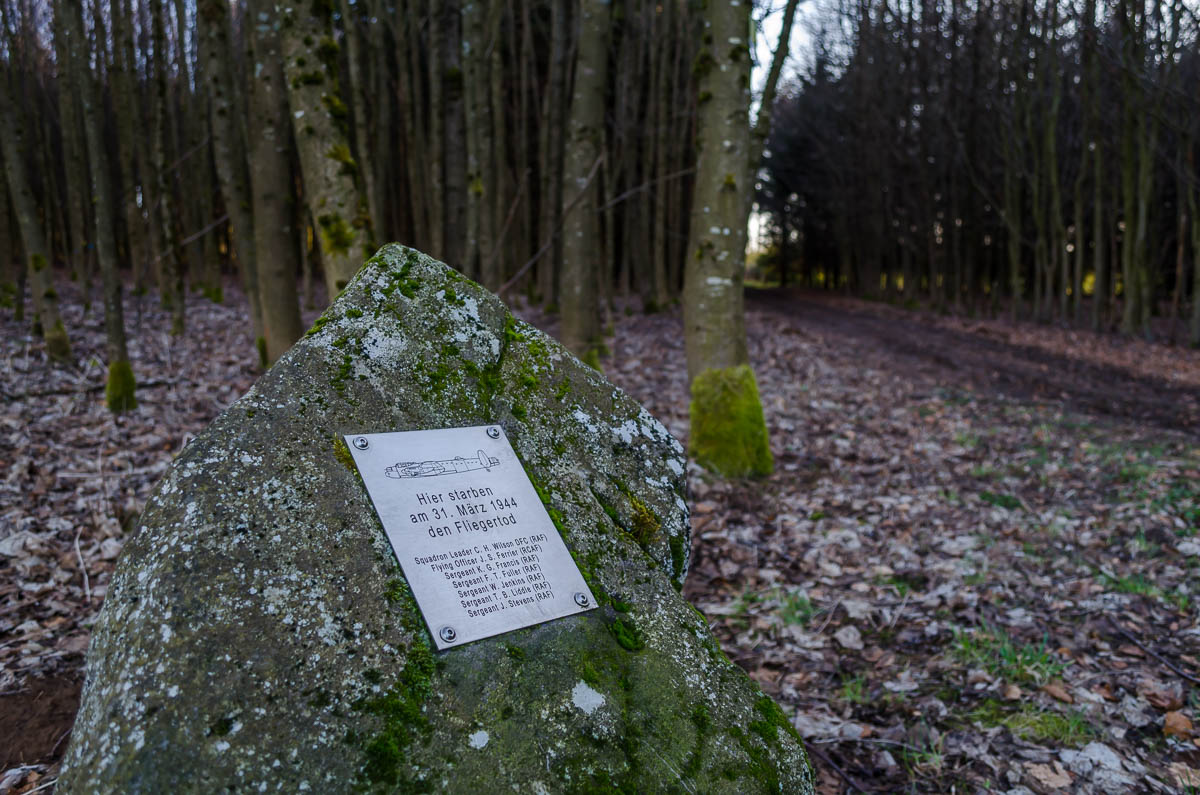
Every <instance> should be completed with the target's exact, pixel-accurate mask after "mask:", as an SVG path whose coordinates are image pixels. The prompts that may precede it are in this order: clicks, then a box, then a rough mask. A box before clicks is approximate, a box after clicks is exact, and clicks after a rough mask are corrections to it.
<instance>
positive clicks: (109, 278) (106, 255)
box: [55, 0, 137, 412]
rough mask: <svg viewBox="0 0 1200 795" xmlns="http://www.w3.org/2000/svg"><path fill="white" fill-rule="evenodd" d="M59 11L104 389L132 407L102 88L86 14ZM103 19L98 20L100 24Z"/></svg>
mask: <svg viewBox="0 0 1200 795" xmlns="http://www.w3.org/2000/svg"><path fill="white" fill-rule="evenodd" d="M55 5H56V8H55V16H56V17H58V21H59V23H60V24H62V25H63V26H64V28H65V30H66V31H67V35H68V47H67V49H68V50H69V56H68V60H67V63H66V66H67V71H68V74H69V75H70V78H69V80H70V82H71V84H72V87H73V91H74V94H75V96H76V97H77V98H78V100H79V103H80V110H81V115H82V117H83V132H84V140H85V142H86V145H87V159H88V176H89V178H90V186H91V190H90V191H89V192H88V195H89V196H91V199H92V208H93V213H92V215H93V217H94V218H95V222H96V228H95V230H94V233H93V239H94V240H95V241H96V258H97V261H98V262H99V265H100V278H101V280H102V282H103V285H104V340H105V357H106V358H107V360H108V383H107V385H106V387H105V390H104V396H105V400H106V402H107V403H108V408H109V410H110V411H113V412H123V411H129V410H130V409H133V408H134V407H135V406H137V399H136V398H135V396H134V392H135V390H136V388H137V382H136V380H135V378H134V375H133V368H132V366H131V365H130V364H129V351H128V348H127V347H126V344H125V313H124V309H123V306H122V300H121V290H122V286H121V276H120V273H119V272H118V270H117V251H116V248H117V247H116V241H115V240H114V238H113V216H112V205H111V203H110V202H109V200H108V197H109V196H110V195H111V193H110V191H109V184H110V183H109V175H108V166H107V164H108V153H107V152H106V151H105V148H104V137H103V128H102V121H103V119H102V108H101V104H100V96H99V95H100V91H99V88H98V86H96V85H95V84H94V83H93V82H92V80H91V79H90V77H89V75H90V73H89V71H88V69H87V68H86V67H87V63H88V61H89V56H90V53H89V52H88V49H87V46H86V42H85V40H84V34H83V19H82V18H81V17H80V8H79V4H78V3H76V2H73V0H58V2H57V3H56V4H55ZM98 24H99V20H97V25H98ZM104 38H105V34H104V29H103V28H98V29H97V30H96V40H97V42H102V41H104Z"/></svg>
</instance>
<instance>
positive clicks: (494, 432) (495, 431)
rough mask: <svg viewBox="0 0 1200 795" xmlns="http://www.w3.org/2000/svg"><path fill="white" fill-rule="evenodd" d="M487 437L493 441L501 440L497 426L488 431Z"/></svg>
mask: <svg viewBox="0 0 1200 795" xmlns="http://www.w3.org/2000/svg"><path fill="white" fill-rule="evenodd" d="M487 435H488V436H490V437H492V438H493V439H499V438H500V429H499V428H497V427H496V426H495V425H493V426H492V427H490V428H488V429H487Z"/></svg>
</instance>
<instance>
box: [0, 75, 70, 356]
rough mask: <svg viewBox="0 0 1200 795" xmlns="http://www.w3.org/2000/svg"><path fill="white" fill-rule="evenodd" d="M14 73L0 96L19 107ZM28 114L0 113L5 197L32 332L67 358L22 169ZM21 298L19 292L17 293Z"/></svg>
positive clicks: (33, 202) (29, 147)
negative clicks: (19, 250) (17, 237)
mask: <svg viewBox="0 0 1200 795" xmlns="http://www.w3.org/2000/svg"><path fill="white" fill-rule="evenodd" d="M13 82H15V77H14V75H13V74H12V73H11V72H10V73H9V75H8V79H7V80H5V81H4V83H3V84H2V85H0V88H3V89H4V94H3V95H0V96H2V97H3V99H4V100H5V101H6V103H7V105H8V107H10V108H18V107H21V106H22V104H21V97H20V95H19V94H18V92H17V91H15V90H14V86H13V85H12V83H13ZM28 121H29V116H28V115H26V114H23V113H0V151H2V152H3V155H4V174H5V177H6V178H7V182H8V196H9V199H10V200H11V202H12V209H13V215H14V216H15V217H16V220H17V229H18V231H19V232H20V234H21V243H22V247H23V249H24V251H25V263H24V267H25V268H26V269H27V272H28V275H27V277H26V278H27V279H28V280H29V288H30V291H31V292H32V294H33V325H34V330H35V332H36V333H37V334H38V335H39V336H40V337H42V339H44V340H45V342H46V353H47V354H49V356H50V358H51V359H55V360H58V361H70V359H71V342H70V339H69V338H68V337H67V330H66V327H64V326H63V322H62V316H61V315H60V314H59V311H58V291H57V290H56V289H55V288H54V269H53V268H52V267H51V264H50V249H49V248H48V247H47V245H46V236H45V233H44V232H43V230H42V224H41V220H40V219H39V218H38V211H37V201H36V199H35V197H34V195H33V189H32V188H31V187H30V184H29V175H28V174H27V173H26V172H25V162H26V161H25V159H24V158H25V154H24V153H26V152H31V151H34V149H33V147H32V145H31V142H30V140H29V130H28V127H27V123H28ZM17 301H18V302H19V301H21V294H20V293H18V294H17Z"/></svg>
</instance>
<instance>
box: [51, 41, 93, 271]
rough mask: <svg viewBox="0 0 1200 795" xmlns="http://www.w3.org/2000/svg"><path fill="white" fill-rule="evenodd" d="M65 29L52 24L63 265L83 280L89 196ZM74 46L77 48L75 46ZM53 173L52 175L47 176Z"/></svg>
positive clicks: (86, 168) (86, 169)
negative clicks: (62, 181)
mask: <svg viewBox="0 0 1200 795" xmlns="http://www.w3.org/2000/svg"><path fill="white" fill-rule="evenodd" d="M67 30H68V28H67V26H66V25H65V24H63V20H62V19H61V18H59V19H56V20H55V25H54V50H55V57H56V58H57V59H58V64H59V70H60V71H59V77H60V82H59V89H58V113H59V125H60V130H61V137H62V148H63V160H64V165H65V168H64V171H65V172H66V176H67V193H66V195H65V196H64V197H63V199H64V200H65V201H64V202H63V203H64V204H65V205H66V220H67V230H66V231H67V234H66V240H67V246H66V251H67V263H68V265H69V267H70V268H71V271H72V273H75V274H78V276H79V277H80V278H81V279H83V278H85V277H86V275H87V267H88V251H89V249H90V248H91V243H92V241H91V235H90V231H91V230H90V226H89V224H88V221H89V216H88V214H87V210H86V208H85V206H84V202H85V201H86V200H87V197H88V196H89V195H91V194H90V191H88V187H87V174H88V163H87V145H86V143H85V142H84V138H83V127H82V126H81V123H80V119H79V98H78V96H76V93H77V87H76V86H74V85H73V84H72V81H71V79H70V76H69V69H67V68H66V66H65V65H66V64H67V63H69V62H70V60H71V53H70V49H69V48H70V46H71V45H72V43H71V42H70V41H69V39H70V36H69V35H68V32H67ZM74 46H76V47H78V46H80V45H79V43H78V42H76V43H74ZM49 173H53V172H49Z"/></svg>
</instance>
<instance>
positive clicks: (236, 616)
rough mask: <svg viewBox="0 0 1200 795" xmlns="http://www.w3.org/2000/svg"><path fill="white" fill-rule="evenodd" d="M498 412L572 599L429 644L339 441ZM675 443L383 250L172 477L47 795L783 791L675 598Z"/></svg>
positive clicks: (765, 716) (483, 303) (780, 765)
mask: <svg viewBox="0 0 1200 795" xmlns="http://www.w3.org/2000/svg"><path fill="white" fill-rule="evenodd" d="M492 423H498V424H500V425H502V426H503V427H504V429H505V431H506V434H507V436H508V438H509V440H510V441H511V442H512V444H513V447H514V449H515V450H516V452H517V454H518V456H519V457H520V458H521V461H522V463H523V464H524V466H525V469H526V471H527V472H528V474H529V475H530V478H531V479H532V480H533V482H534V484H535V486H536V487H537V489H538V492H539V494H540V495H541V497H542V499H543V500H544V502H545V503H546V506H547V509H548V511H549V513H550V515H551V517H552V519H553V520H554V522H555V525H556V526H557V527H558V529H559V531H560V532H561V533H562V536H563V539H564V541H565V542H566V544H567V547H568V548H569V549H570V550H571V553H572V555H573V556H574V557H575V559H576V562H577V563H578V565H579V567H580V569H581V570H582V571H583V573H584V575H585V577H586V578H587V579H588V582H589V584H590V586H591V588H592V591H593V593H594V594H595V595H596V597H597V599H598V600H599V601H600V603H601V604H600V607H599V609H597V610H593V611H590V612H587V613H582V614H579V615H574V616H569V617H567V618H563V619H559V620H556V621H551V622H547V623H544V624H539V625H536V626H532V627H527V628H525V629H521V630H518V631H516V632H510V633H507V634H504V635H500V636H497V637H493V638H489V639H486V640H482V641H479V642H476V643H472V644H469V645H466V646H463V647H460V648H456V649H452V650H449V651H446V652H441V653H437V652H434V651H433V650H432V643H431V640H430V638H429V635H428V633H427V629H426V627H425V625H424V622H423V621H422V619H421V616H420V613H419V611H418V609H417V607H416V604H415V601H414V599H413V597H412V594H411V592H410V591H409V589H408V585H407V583H406V582H405V580H404V577H403V574H402V572H401V570H400V567H399V565H398V563H397V561H396V559H395V556H394V555H393V553H392V550H391V547H390V546H389V544H388V542H387V539H386V537H385V535H384V533H383V529H382V527H381V525H380V523H379V520H378V518H377V516H376V514H375V512H374V510H373V508H372V505H371V502H370V499H369V497H368V495H367V492H366V490H365V488H364V487H363V485H362V481H361V480H360V479H359V477H358V475H357V472H356V470H355V469H354V466H353V460H352V459H351V457H350V456H349V455H348V451H347V450H346V448H345V446H344V444H343V443H341V442H340V439H341V435H342V434H345V433H351V432H379V431H398V430H415V429H424V428H438V427H458V426H466V425H480V424H492ZM684 497H685V480H684V457H683V450H682V449H681V448H680V446H679V444H678V443H677V442H676V441H675V440H674V439H672V438H671V437H670V435H669V434H668V433H667V432H666V430H665V429H664V428H663V427H662V426H661V425H660V424H659V423H658V422H657V421H656V420H654V418H653V417H651V416H650V415H649V414H648V413H647V412H646V411H645V410H644V409H643V408H641V407H640V406H639V405H638V404H637V403H636V402H635V401H633V400H632V399H630V398H629V397H628V396H626V395H625V394H624V393H622V392H621V391H620V390H618V389H616V388H615V387H613V386H612V385H611V384H610V383H608V382H607V381H606V380H604V378H603V376H601V375H600V374H599V373H597V372H596V371H595V370H593V369H592V368H590V367H587V366H586V365H584V364H582V363H581V362H579V361H578V360H577V359H575V358H574V357H572V356H571V355H570V354H569V353H567V352H566V351H565V350H564V349H563V348H562V347H561V346H560V345H558V344H557V343H556V342H554V341H553V340H551V339H550V338H548V337H546V336H545V335H544V334H542V333H541V332H539V331H537V330H536V329H534V328H532V327H531V326H528V325H526V324H524V323H522V322H520V321H518V320H515V319H514V318H513V317H512V316H511V314H510V313H509V312H508V310H507V309H506V307H505V306H504V305H503V304H502V303H501V302H500V301H499V300H498V299H497V298H495V297H494V296H492V295H491V294H489V293H488V292H486V291H485V290H483V289H482V288H481V287H479V286H478V285H476V284H474V283H472V282H470V281H467V280H465V279H463V278H462V277H461V276H459V275H458V274H457V273H455V272H454V271H452V270H450V269H448V268H446V267H445V266H444V265H441V264H440V263H437V262H434V261H433V260H431V259H429V258H428V257H425V256H424V255H421V254H419V253H417V252H415V251H411V250H408V249H404V248H402V247H399V246H386V247H384V248H383V249H382V250H380V252H379V253H378V254H377V255H376V256H375V257H373V258H372V259H371V260H369V261H368V262H367V264H366V266H365V267H364V268H363V269H362V270H361V271H360V272H359V273H358V274H357V275H356V276H355V278H354V279H353V280H352V281H351V282H350V284H348V285H347V287H346V289H345V291H344V292H343V293H342V295H341V296H340V297H339V298H338V300H337V301H336V302H335V303H334V304H333V306H331V307H330V309H329V310H328V311H327V312H326V313H325V314H324V315H323V316H322V317H321V318H320V320H318V322H317V323H316V324H315V325H314V327H313V328H312V330H310V331H309V333H308V334H307V335H306V337H305V338H304V339H302V340H301V341H300V342H299V343H297V344H296V346H295V347H294V348H293V349H292V350H291V351H289V352H288V353H287V354H285V355H284V356H283V357H282V358H281V359H280V360H279V361H278V362H277V363H276V364H275V365H274V366H273V367H272V368H271V369H270V370H269V371H268V372H267V373H266V374H265V375H264V376H263V377H262V378H261V379H260V380H259V381H258V383H257V384H256V385H255V386H254V388H253V389H251V390H250V392H249V393H247V394H246V396H245V397H243V398H242V399H241V400H239V401H238V402H237V403H235V404H234V405H233V406H231V407H230V408H229V409H228V410H227V411H226V412H225V413H224V414H222V415H221V416H220V417H218V418H217V419H216V420H215V421H214V422H213V424H212V425H211V426H210V427H209V428H208V429H207V430H206V431H204V432H203V433H202V434H201V435H200V436H198V437H197V438H196V439H194V440H193V441H192V442H191V443H190V444H188V446H187V447H186V448H185V449H184V451H183V452H182V453H181V454H180V456H179V457H178V458H177V459H176V460H175V462H174V463H173V464H172V466H171V468H170V469H169V470H168V472H167V473H166V474H165V476H164V477H163V479H162V481H161V482H160V483H159V485H158V487H157V488H156V490H155V493H154V495H153V496H152V498H151V500H150V502H149V504H148V505H147V507H146V510H145V511H144V513H143V514H142V520H141V522H142V524H141V527H140V528H139V530H138V532H137V533H136V534H135V536H134V537H133V538H132V539H131V540H130V542H129V543H128V544H127V546H126V548H125V552H124V554H123V556H122V558H121V560H120V562H119V564H118V567H117V571H116V572H115V573H114V576H113V580H112V583H111V585H110V588H109V591H108V596H107V599H106V601H105V604H104V609H103V611H102V613H101V616H100V618H99V620H98V622H97V624H96V627H95V630H94V634H93V638H92V644H91V648H90V650H89V654H88V678H87V684H86V686H85V689H84V695H83V703H82V706H81V708H80V713H79V719H78V722H77V724H76V727H75V729H74V731H73V733H72V736H71V743H70V747H69V749H68V752H67V755H66V758H65V760H64V769H63V773H62V776H61V778H60V779H59V791H61V792H67V793H74V792H122V793H126V792H174V791H216V790H224V789H226V788H228V789H230V790H231V791H277V790H281V791H286V792H297V791H304V790H308V791H319V792H345V791H357V790H364V789H365V790H385V791H402V792H420V791H439V792H440V791H451V792H461V791H475V792H491V791H500V790H514V791H521V792H579V791H598V792H601V791H602V792H608V791H622V792H730V793H734V792H736V793H745V792H789V793H791V792H811V790H812V776H811V771H810V769H809V767H808V763H807V760H806V758H805V755H804V751H803V748H802V745H801V743H800V741H799V739H798V738H797V736H796V734H795V732H794V731H793V730H792V728H791V726H790V725H789V723H788V721H787V720H786V719H785V717H784V716H783V714H782V712H781V711H780V710H779V708H778V707H777V706H776V705H775V703H774V702H772V701H771V700H770V699H769V698H767V697H766V696H764V695H763V694H762V692H761V691H760V690H759V689H758V687H757V686H756V685H755V684H754V683H753V682H752V681H751V680H750V679H749V678H748V677H747V676H746V674H745V673H744V672H743V671H741V670H740V669H739V668H737V667H736V666H735V665H733V664H732V663H730V662H729V660H728V659H727V658H726V657H725V656H724V655H723V654H722V653H721V651H720V648H719V646H718V645H717V643H716V642H715V641H714V639H713V638H712V636H711V635H710V634H709V631H708V627H707V625H706V623H705V621H704V619H703V617H702V616H700V615H699V614H698V613H697V612H696V611H695V610H694V609H692V608H691V607H690V606H689V605H688V604H687V603H686V602H684V601H683V600H682V599H681V598H680V597H679V595H678V594H677V592H676V589H677V587H678V586H679V584H680V583H681V582H682V580H683V577H684V576H685V574H686V571H687V559H688V555H687V551H688V549H689V541H690V539H689V527H688V516H687V506H686V502H685V499H684Z"/></svg>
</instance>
